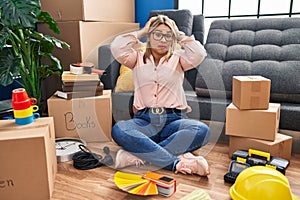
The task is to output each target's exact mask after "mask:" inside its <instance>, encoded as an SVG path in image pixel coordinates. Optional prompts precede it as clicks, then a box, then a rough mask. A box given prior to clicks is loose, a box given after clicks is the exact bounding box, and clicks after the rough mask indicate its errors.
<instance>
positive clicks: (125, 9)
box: [41, 0, 135, 22]
mask: <svg viewBox="0 0 300 200" xmlns="http://www.w3.org/2000/svg"><path fill="white" fill-rule="evenodd" d="M134 2H135V1H134V0H109V1H105V0H41V9H42V11H46V12H48V13H49V14H50V15H51V16H52V17H53V18H54V19H55V20H56V21H80V20H83V21H120V22H134V20H135V3H134Z"/></svg>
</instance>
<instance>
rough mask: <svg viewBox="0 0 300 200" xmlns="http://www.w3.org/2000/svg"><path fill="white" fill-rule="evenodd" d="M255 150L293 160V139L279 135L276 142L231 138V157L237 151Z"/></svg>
mask: <svg viewBox="0 0 300 200" xmlns="http://www.w3.org/2000/svg"><path fill="white" fill-rule="evenodd" d="M248 149H255V150H259V151H264V152H268V153H270V154H271V156H275V157H279V158H284V159H286V160H290V159H291V153H292V137H291V136H288V135H284V134H280V133H277V134H276V138H275V141H274V142H272V141H267V140H260V139H253V138H245V137H237V136H230V138H229V157H231V156H232V154H233V153H234V152H235V151H237V150H248Z"/></svg>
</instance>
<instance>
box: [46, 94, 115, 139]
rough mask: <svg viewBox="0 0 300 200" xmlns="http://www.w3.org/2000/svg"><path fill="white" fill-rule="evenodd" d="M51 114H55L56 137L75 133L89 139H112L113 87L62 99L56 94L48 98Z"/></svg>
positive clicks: (49, 112)
mask: <svg viewBox="0 0 300 200" xmlns="http://www.w3.org/2000/svg"><path fill="white" fill-rule="evenodd" d="M47 104H48V114H49V116H52V117H53V118H54V124H55V133H56V135H55V136H56V137H57V138H60V137H76V138H81V139H83V140H85V141H86V142H104V141H111V128H112V105H111V91H110V90H103V95H101V96H95V97H85V98H76V99H70V100H66V99H62V98H58V97H56V96H55V95H53V96H52V97H50V98H49V99H48V101H47Z"/></svg>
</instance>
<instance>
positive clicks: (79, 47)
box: [37, 21, 139, 70]
mask: <svg viewBox="0 0 300 200" xmlns="http://www.w3.org/2000/svg"><path fill="white" fill-rule="evenodd" d="M57 24H58V27H59V29H60V34H59V35H57V34H54V33H53V32H52V31H51V30H49V28H48V25H46V24H44V23H38V24H37V29H38V31H40V32H41V33H44V34H46V35H50V36H54V37H56V38H58V39H60V40H62V41H65V42H67V43H68V44H69V45H70V49H66V48H64V49H58V48H56V49H55V50H54V51H53V55H54V56H56V57H57V58H58V59H59V60H60V61H61V62H62V64H63V65H64V66H65V70H69V66H70V64H72V63H77V62H91V63H93V64H94V66H95V67H98V47H99V46H102V45H105V44H109V43H110V42H111V41H112V40H113V39H114V37H115V36H116V35H119V34H121V33H125V32H129V31H135V30H138V28H139V24H138V23H129V22H128V23H125V22H84V21H66V22H58V23H57Z"/></svg>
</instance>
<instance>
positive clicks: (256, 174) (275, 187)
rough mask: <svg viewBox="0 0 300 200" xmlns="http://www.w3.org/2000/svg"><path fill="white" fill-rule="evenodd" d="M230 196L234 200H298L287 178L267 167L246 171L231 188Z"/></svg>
mask: <svg viewBox="0 0 300 200" xmlns="http://www.w3.org/2000/svg"><path fill="white" fill-rule="evenodd" d="M230 196H231V198H232V199H233V200H257V199H263V200H269V199H270V200H276V199H278V200H279V199H280V200H281V199H284V200H298V198H297V197H296V196H295V195H293V194H292V192H291V190H290V185H289V182H288V180H287V178H286V177H285V176H284V175H283V174H282V173H280V172H279V171H277V170H275V169H272V168H269V167H265V166H253V167H249V168H246V169H244V170H243V171H242V172H241V173H240V174H239V175H238V177H237V179H236V181H235V183H234V184H233V185H232V186H231V188H230Z"/></svg>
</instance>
